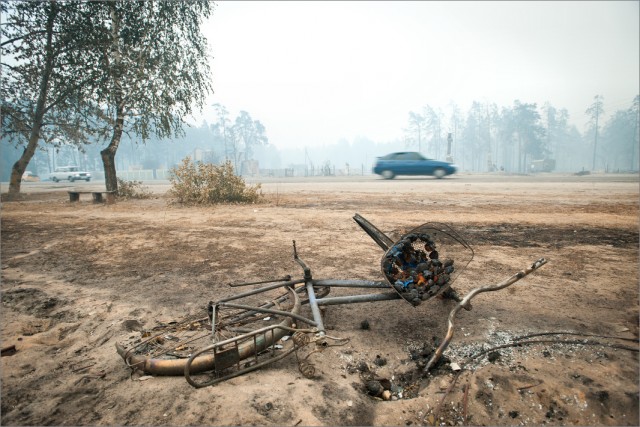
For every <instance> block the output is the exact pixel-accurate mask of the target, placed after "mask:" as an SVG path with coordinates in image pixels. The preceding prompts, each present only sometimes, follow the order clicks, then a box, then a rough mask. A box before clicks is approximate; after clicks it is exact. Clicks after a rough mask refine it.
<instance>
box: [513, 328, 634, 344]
mask: <svg viewBox="0 0 640 427" xmlns="http://www.w3.org/2000/svg"><path fill="white" fill-rule="evenodd" d="M545 335H578V336H581V337H596V338H611V339H616V340H623V341H631V342H638V339H637V338H624V337H616V336H612V335H597V334H587V333H581V332H568V331H566V332H565V331H562V332H539V333H535V334H527V335H522V336H520V337H516V338H514V339H513V341H519V340H523V339H525V338H533V337H542V336H545Z"/></svg>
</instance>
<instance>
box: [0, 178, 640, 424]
mask: <svg viewBox="0 0 640 427" xmlns="http://www.w3.org/2000/svg"><path fill="white" fill-rule="evenodd" d="M28 184H29V185H26V184H25V186H24V192H25V196H24V199H23V200H21V201H15V202H6V201H5V202H3V204H2V217H1V220H2V236H1V237H2V241H1V243H2V253H1V254H2V288H1V289H2V324H1V330H0V338H1V342H2V348H3V349H5V348H8V347H10V346H15V349H16V350H17V351H16V352H15V353H14V354H11V352H10V351H8V352H4V353H3V357H2V358H1V361H2V396H1V397H2V406H1V411H2V417H1V420H0V421H1V423H2V424H3V425H434V424H440V425H465V424H468V425H541V424H548V425H638V423H639V421H640V420H639V409H638V401H639V396H638V382H639V377H638V366H639V363H638V352H637V350H638V342H637V339H638V316H639V311H638V306H639V304H638V303H639V301H638V289H639V286H638V218H639V216H638V214H639V208H638V202H639V198H638V196H639V183H638V176H633V175H600V176H598V175H596V176H583V177H576V176H570V175H566V176H562V175H539V176H526V177H525V176H511V177H508V176H490V175H485V176H482V175H480V176H474V175H458V176H453V177H449V178H446V179H443V180H435V179H431V178H427V179H408V178H405V179H396V180H393V181H383V180H380V179H376V178H374V177H364V178H353V179H351V178H348V177H347V178H325V179H318V180H311V179H306V180H305V179H298V180H289V181H287V180H281V181H275V180H271V181H270V180H264V184H263V186H262V187H263V192H264V194H265V202H264V203H262V204H258V205H250V206H218V207H212V208H185V207H179V206H173V205H171V204H170V203H169V200H168V199H167V198H166V196H165V195H164V192H165V191H166V189H167V186H166V185H153V186H151V187H150V188H151V189H152V190H153V191H154V192H155V193H156V197H155V198H152V199H149V200H128V201H118V202H117V203H116V204H113V205H106V204H93V203H91V202H90V200H88V199H89V198H87V200H85V198H84V197H86V196H83V198H82V199H81V201H80V202H79V203H74V204H72V203H70V202H69V201H68V196H67V194H66V191H65V190H66V189H67V187H65V186H64V185H63V184H53V183H28ZM74 186H77V187H81V186H82V188H85V189H86V188H98V187H100V185H99V183H88V184H84V183H83V184H77V183H76V184H74ZM3 191H5V192H6V187H4V188H3ZM355 213H359V214H361V215H362V216H364V217H365V218H367V219H368V220H370V221H371V222H372V223H374V224H375V225H376V226H378V227H379V228H380V229H381V230H382V231H384V232H385V233H387V234H388V235H389V236H392V237H394V238H397V237H399V236H400V235H402V234H403V233H405V232H407V231H408V230H410V229H412V228H413V227H416V226H418V225H420V224H423V223H425V222H430V221H439V222H445V223H447V224H449V225H450V226H451V227H453V228H454V229H455V230H456V231H457V232H459V233H460V234H461V235H463V236H464V237H465V240H466V241H467V242H468V243H469V244H470V245H471V246H472V247H473V249H474V251H475V257H474V258H473V260H472V261H471V263H470V264H469V265H468V267H467V268H466V269H465V270H464V271H462V272H460V275H459V277H458V278H457V280H456V281H455V283H454V288H455V289H456V290H457V291H458V292H459V293H460V294H461V295H464V294H466V293H467V292H469V291H470V290H471V289H474V288H476V287H478V286H480V285H486V284H490V283H497V282H499V281H501V280H503V279H505V278H507V277H509V276H510V275H512V274H514V273H516V272H518V271H519V270H521V269H523V268H525V267H527V266H529V265H530V264H531V263H532V262H533V261H535V260H536V259H538V258H540V257H545V258H546V259H547V260H548V263H547V264H546V265H544V266H543V267H542V268H541V269H540V270H538V271H536V272H534V273H533V274H531V275H530V276H528V277H526V278H524V279H523V280H521V281H520V282H518V283H517V284H515V285H513V286H511V287H509V288H508V289H505V290H502V291H499V292H493V293H484V294H481V295H479V296H477V297H476V298H474V300H473V309H472V310H471V311H461V312H460V313H459V314H458V316H457V317H456V328H455V336H454V339H453V341H452V343H451V345H450V347H449V348H448V349H447V351H446V352H445V359H444V360H443V363H442V364H441V365H440V366H439V367H438V369H436V370H435V371H434V372H433V373H432V374H431V375H429V376H428V377H426V378H424V379H422V380H420V381H418V383H416V382H415V381H416V378H419V375H418V374H417V373H418V372H419V367H420V366H421V364H422V365H423V364H424V362H425V358H426V357H428V355H429V351H430V349H431V350H432V349H433V347H434V345H436V344H437V343H438V341H439V340H440V339H441V338H442V337H443V335H444V333H445V331H446V318H447V315H448V314H449V312H450V311H451V309H452V308H453V307H454V306H455V302H454V301H451V300H444V299H442V298H439V297H436V298H433V299H431V300H428V301H426V302H424V303H423V304H421V305H420V306H418V307H412V306H411V305H410V304H408V303H407V302H405V301H402V300H393V301H381V302H368V303H362V304H351V305H338V306H331V307H328V308H327V310H326V312H325V314H324V320H325V325H326V327H327V334H329V335H331V336H332V337H336V338H343V339H348V342H347V343H346V344H344V345H341V346H331V347H328V348H326V349H325V350H324V351H322V352H320V353H315V354H313V355H312V356H310V358H309V359H308V360H310V361H312V363H313V365H314V366H315V370H316V374H315V377H314V378H312V379H309V378H306V377H305V376H303V375H302V374H301V372H300V371H299V369H298V364H297V363H296V358H295V357H294V356H293V355H292V356H289V357H287V358H285V359H283V360H281V361H279V362H276V363H274V364H271V365H269V366H268V367H266V368H262V369H260V370H257V371H254V372H251V373H248V374H245V375H242V376H240V377H237V378H233V379H230V380H227V381H224V382H221V383H220V384H217V385H215V386H211V387H205V388H200V389H196V388H193V387H191V386H190V385H189V384H188V383H187V382H186V381H185V378H184V377H180V376H178V377H159V376H154V377H149V376H146V375H145V376H141V374H140V373H139V372H136V373H133V374H132V372H131V371H130V369H129V368H127V366H125V364H124V362H123V360H122V358H120V357H119V356H118V354H117V353H116V350H115V343H116V342H119V343H123V342H127V341H128V340H135V339H140V337H141V334H143V333H145V331H148V330H150V329H152V328H154V327H157V326H158V325H162V324H167V323H169V322H171V321H178V320H180V319H181V318H183V317H184V316H186V315H200V316H206V306H207V303H208V302H209V301H210V300H218V299H220V298H223V297H225V296H229V295H233V294H235V293H238V292H239V290H238V288H232V287H229V286H227V284H228V283H229V282H243V281H256V280H261V279H269V278H275V277H281V276H284V275H287V274H290V275H292V276H293V277H294V278H300V277H302V271H301V269H300V267H299V266H298V265H297V264H296V263H295V262H294V260H293V257H292V240H295V241H296V245H297V250H298V254H299V255H300V257H301V258H302V259H304V261H305V262H306V263H307V265H309V266H310V267H311V269H312V272H313V275H314V278H325V279H374V280H382V274H381V273H380V259H381V256H382V254H383V251H382V250H381V249H380V247H378V246H377V245H376V244H375V243H374V242H373V241H372V240H371V239H370V238H369V237H368V236H367V235H366V234H365V233H364V232H363V230H362V229H361V228H360V227H358V225H357V224H356V223H355V222H354V221H353V220H352V217H353V215H354V214H355ZM250 288H254V287H250ZM245 289H246V288H243V290H245ZM350 292H351V293H353V291H349V290H345V289H338V290H335V294H336V295H347V294H349V293H350ZM358 292H360V293H361V292H369V291H358ZM333 293H334V291H332V295H333ZM302 313H303V314H305V315H306V316H307V317H308V316H310V314H309V309H308V306H303V311H302ZM364 321H367V322H368V325H369V327H368V328H363V322H364ZM560 332H562V334H556V333H560ZM540 333H552V334H549V335H541V336H536V337H535V339H538V340H541V341H544V342H540V343H535V344H527V345H522V346H517V347H505V348H501V349H496V350H494V351H491V352H489V353H487V354H484V355H482V356H478V357H474V358H472V359H470V357H471V356H475V355H477V354H478V353H479V352H480V351H481V350H483V349H485V350H486V349H489V348H492V347H495V346H499V345H503V344H507V343H511V342H513V339H515V338H517V337H522V336H526V335H532V334H540ZM569 333H570V334H569ZM531 339H533V338H531ZM335 342H337V341H335ZM450 362H454V363H457V364H459V365H461V366H462V370H461V371H459V372H454V371H452V369H451V363H450ZM371 379H376V380H380V379H383V380H384V379H386V380H389V383H390V384H391V385H390V391H391V392H392V397H391V399H392V400H389V401H385V400H383V399H381V398H380V397H373V396H371V395H370V394H369V393H368V392H367V387H366V385H367V381H370V380H371ZM383 382H384V381H383ZM388 387H389V386H388ZM417 390H420V391H419V392H418V391H417Z"/></svg>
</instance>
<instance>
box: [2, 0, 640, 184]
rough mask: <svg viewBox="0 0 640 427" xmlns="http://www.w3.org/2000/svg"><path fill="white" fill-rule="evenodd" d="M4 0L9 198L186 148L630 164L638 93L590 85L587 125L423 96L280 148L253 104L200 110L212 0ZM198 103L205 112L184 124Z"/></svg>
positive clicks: (548, 109)
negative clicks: (65, 172)
mask: <svg viewBox="0 0 640 427" xmlns="http://www.w3.org/2000/svg"><path fill="white" fill-rule="evenodd" d="M0 5H1V7H2V13H3V18H4V19H3V25H2V27H1V36H2V40H1V43H2V71H3V72H2V74H1V77H0V83H1V90H2V95H3V96H2V105H1V107H2V143H1V144H0V150H1V153H0V154H1V155H0V175H1V176H0V179H2V180H10V185H9V193H10V194H18V193H19V192H20V183H21V177H22V174H23V172H24V171H25V170H27V169H28V170H30V171H31V172H33V173H36V174H39V175H41V176H42V177H43V178H44V177H46V175H47V174H48V173H49V172H51V171H53V169H54V168H55V167H56V166H65V165H78V166H80V167H82V168H83V169H87V170H89V171H92V172H94V176H101V175H102V174H104V177H105V184H106V187H107V189H109V190H115V189H117V179H116V174H117V173H122V172H124V171H128V170H134V169H146V170H154V176H155V171H156V170H169V169H170V168H172V167H175V166H177V165H179V164H180V162H181V161H182V159H183V158H185V157H186V156H191V157H192V158H193V159H194V160H195V161H200V162H206V163H214V164H223V163H224V162H226V161H229V162H231V163H232V164H233V166H234V169H235V170H236V173H243V174H254V173H256V172H257V168H258V167H259V168H260V169H263V170H264V169H271V170H274V169H296V170H298V171H304V173H305V174H306V173H310V174H318V173H336V171H337V170H338V171H341V173H350V174H351V173H363V174H364V173H370V170H371V166H372V164H373V162H374V161H375V157H376V156H381V155H385V154H388V153H389V152H392V151H402V150H415V151H420V152H422V153H423V155H425V156H426V157H430V158H436V159H439V160H447V159H451V160H453V161H454V162H455V163H456V164H458V165H459V167H460V169H461V170H462V171H469V172H490V171H504V172H506V173H529V172H530V171H531V165H532V162H534V161H536V160H543V159H551V160H553V161H555V170H556V171H560V172H577V171H581V170H591V171H609V172H616V171H637V170H638V156H639V151H640V150H639V142H638V112H639V105H638V96H637V95H635V98H631V97H630V99H629V102H628V104H626V105H621V104H620V103H618V104H617V105H613V106H611V105H608V104H607V100H606V99H604V98H603V97H602V96H600V95H595V96H594V98H593V103H592V104H591V105H585V106H584V109H585V110H584V111H585V112H586V113H587V114H588V116H589V121H588V123H585V125H586V128H585V130H584V131H580V130H579V129H578V128H577V127H576V126H575V125H573V124H571V114H570V112H569V111H567V110H566V109H565V108H562V107H559V106H554V105H551V104H550V103H545V104H544V105H539V104H535V103H530V102H527V100H514V101H513V103H512V104H511V105H506V106H505V105H497V104H495V103H493V102H491V101H490V100H484V101H474V102H472V103H471V105H465V106H460V105H456V104H455V103H452V104H450V105H446V106H442V105H433V104H430V103H429V102H428V100H426V101H425V104H424V105H423V106H422V107H421V108H419V109H414V110H411V111H407V121H406V125H405V126H402V127H399V128H398V130H397V135H398V136H397V138H396V139H395V140H392V141H389V140H385V141H382V140H379V139H378V138H377V136H376V135H364V134H363V135H360V136H357V137H354V138H353V139H352V140H347V139H345V138H342V139H340V140H338V141H326V144H325V145H324V146H321V147H307V146H306V145H305V141H304V140H301V141H300V144H299V146H298V147H295V148H287V149H283V148H279V147H278V141H273V140H271V141H270V140H269V138H268V134H269V123H266V122H264V121H261V120H260V118H259V117H254V116H253V114H252V113H251V112H249V111H247V110H240V111H239V112H238V113H237V114H233V115H232V114H230V113H229V110H228V109H227V108H226V107H225V106H223V105H220V104H214V105H207V106H205V99H206V96H207V95H208V94H210V93H211V92H212V90H213V87H212V79H211V78H212V75H211V71H210V68H209V59H210V58H209V57H208V54H207V40H206V39H205V38H204V37H203V36H202V34H201V32H200V26H201V24H202V22H203V20H204V19H205V18H206V17H208V16H210V14H211V13H212V7H213V6H212V3H210V2H209V1H205V0H197V1H189V2H173V1H158V2H148V1H112V2H86V1H79V0H78V1H74V0H69V1H64V2H60V1H53V0H47V1H38V2H30V1H15V2H2V3H0ZM311 102H313V100H311ZM195 109H206V110H208V111H209V112H210V113H213V117H215V119H214V120H213V121H212V122H211V123H208V122H204V121H203V122H202V123H200V124H198V125H191V126H185V121H184V120H185V118H186V117H188V116H189V115H190V114H192V113H193V112H194V110H195ZM345 120H348V118H345ZM318 126H322V120H321V117H318ZM308 132H309V133H310V135H311V133H313V132H314V129H309V130H308ZM449 135H450V136H451V137H450V138H449ZM449 140H450V142H449ZM265 173H269V172H265Z"/></svg>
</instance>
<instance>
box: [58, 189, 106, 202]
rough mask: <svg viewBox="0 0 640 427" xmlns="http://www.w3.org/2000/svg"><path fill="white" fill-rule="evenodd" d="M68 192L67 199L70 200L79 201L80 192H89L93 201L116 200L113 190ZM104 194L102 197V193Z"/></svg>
mask: <svg viewBox="0 0 640 427" xmlns="http://www.w3.org/2000/svg"><path fill="white" fill-rule="evenodd" d="M67 192H68V193H69V201H70V202H78V201H80V194H91V196H92V197H93V203H102V202H104V201H105V199H106V202H107V204H111V203H115V202H116V192H115V191H67ZM103 194H104V195H105V197H104V198H103V197H102V195H103Z"/></svg>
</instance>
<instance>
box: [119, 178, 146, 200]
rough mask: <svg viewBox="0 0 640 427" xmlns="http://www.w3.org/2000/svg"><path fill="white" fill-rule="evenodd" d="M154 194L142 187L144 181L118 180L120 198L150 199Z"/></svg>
mask: <svg viewBox="0 0 640 427" xmlns="http://www.w3.org/2000/svg"><path fill="white" fill-rule="evenodd" d="M151 196H152V193H151V191H149V189H148V188H145V187H143V186H142V181H126V180H124V179H120V178H118V198H122V199H149V198H151Z"/></svg>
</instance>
